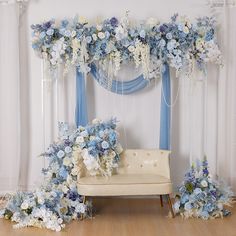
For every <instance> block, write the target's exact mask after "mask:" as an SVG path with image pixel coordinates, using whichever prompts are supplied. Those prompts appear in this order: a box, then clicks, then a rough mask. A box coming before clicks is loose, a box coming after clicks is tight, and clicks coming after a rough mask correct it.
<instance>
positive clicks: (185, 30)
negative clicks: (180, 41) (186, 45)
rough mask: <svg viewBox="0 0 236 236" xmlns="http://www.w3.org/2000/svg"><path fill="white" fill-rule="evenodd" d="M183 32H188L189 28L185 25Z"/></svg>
mask: <svg viewBox="0 0 236 236" xmlns="http://www.w3.org/2000/svg"><path fill="white" fill-rule="evenodd" d="M183 32H184V33H185V34H188V33H189V28H188V27H187V26H185V27H184V28H183Z"/></svg>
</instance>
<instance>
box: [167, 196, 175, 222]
mask: <svg viewBox="0 0 236 236" xmlns="http://www.w3.org/2000/svg"><path fill="white" fill-rule="evenodd" d="M166 196H167V201H168V205H169V208H170V212H171V216H172V218H174V217H175V213H174V210H173V207H172V202H171V198H170V194H167V195H166Z"/></svg>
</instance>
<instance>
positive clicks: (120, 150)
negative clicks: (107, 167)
mask: <svg viewBox="0 0 236 236" xmlns="http://www.w3.org/2000/svg"><path fill="white" fill-rule="evenodd" d="M116 152H117V153H118V154H120V153H122V152H123V148H122V147H121V145H120V144H118V145H117V146H116Z"/></svg>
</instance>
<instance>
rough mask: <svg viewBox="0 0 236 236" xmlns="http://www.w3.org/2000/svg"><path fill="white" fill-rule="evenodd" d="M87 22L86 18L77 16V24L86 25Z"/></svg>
mask: <svg viewBox="0 0 236 236" xmlns="http://www.w3.org/2000/svg"><path fill="white" fill-rule="evenodd" d="M87 22H88V21H87V20H86V18H85V17H83V16H79V23H81V24H85V23H87Z"/></svg>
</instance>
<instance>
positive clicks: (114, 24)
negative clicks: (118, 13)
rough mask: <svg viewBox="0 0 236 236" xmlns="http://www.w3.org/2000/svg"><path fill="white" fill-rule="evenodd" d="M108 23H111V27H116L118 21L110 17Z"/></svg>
mask: <svg viewBox="0 0 236 236" xmlns="http://www.w3.org/2000/svg"><path fill="white" fill-rule="evenodd" d="M110 23H111V25H112V26H113V27H116V26H117V25H118V20H117V18H115V17H112V18H111V19H110Z"/></svg>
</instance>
